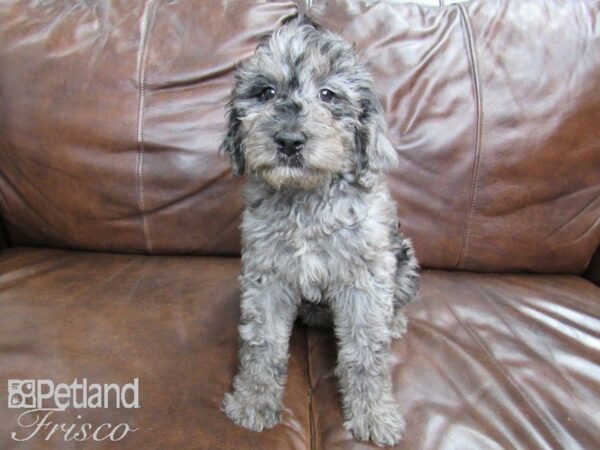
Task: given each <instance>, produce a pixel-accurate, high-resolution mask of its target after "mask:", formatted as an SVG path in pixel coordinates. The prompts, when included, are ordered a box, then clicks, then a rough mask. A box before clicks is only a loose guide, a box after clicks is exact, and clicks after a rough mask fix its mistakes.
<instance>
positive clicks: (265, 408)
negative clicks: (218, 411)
mask: <svg viewBox="0 0 600 450" xmlns="http://www.w3.org/2000/svg"><path fill="white" fill-rule="evenodd" d="M223 412H224V413H225V415H226V416H227V417H229V418H230V419H231V420H233V421H234V422H235V423H236V424H237V425H239V426H241V427H243V428H246V429H248V430H251V431H262V430H265V429H268V428H272V427H274V426H275V425H277V424H278V423H280V422H281V407H279V406H277V405H276V404H275V403H274V402H270V401H267V400H265V399H261V398H254V397H244V396H243V395H240V394H239V393H237V392H234V393H231V394H229V393H228V394H225V398H224V399H223Z"/></svg>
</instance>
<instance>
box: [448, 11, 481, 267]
mask: <svg viewBox="0 0 600 450" xmlns="http://www.w3.org/2000/svg"><path fill="white" fill-rule="evenodd" d="M457 6H458V9H459V11H460V14H461V18H462V20H461V22H462V24H463V28H464V31H465V34H466V38H467V52H468V58H469V65H470V66H471V77H472V81H473V88H474V90H475V103H476V114H477V122H476V132H475V133H476V134H475V158H474V161H473V169H472V172H471V189H470V192H469V206H468V207H467V211H466V213H465V219H464V226H463V236H462V240H461V246H460V252H459V255H458V260H457V262H456V266H455V268H456V269H458V268H460V267H461V266H462V264H463V262H464V259H465V255H466V254H467V250H468V247H469V240H470V237H471V222H472V219H473V210H474V208H475V203H476V200H477V193H478V186H479V164H480V159H481V152H482V150H481V138H482V133H483V131H482V124H483V107H482V100H481V85H480V80H479V71H478V68H477V58H476V56H475V44H474V42H475V40H474V38H473V31H472V29H471V23H470V21H469V18H468V16H467V12H466V11H465V8H464V5H462V4H458V5H457Z"/></svg>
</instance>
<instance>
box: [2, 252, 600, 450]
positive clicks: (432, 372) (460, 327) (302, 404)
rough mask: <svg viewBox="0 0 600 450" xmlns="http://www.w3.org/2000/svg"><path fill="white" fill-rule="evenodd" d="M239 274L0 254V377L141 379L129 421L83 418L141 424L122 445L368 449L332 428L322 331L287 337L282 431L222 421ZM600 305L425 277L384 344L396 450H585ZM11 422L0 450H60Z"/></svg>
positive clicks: (546, 287)
mask: <svg viewBox="0 0 600 450" xmlns="http://www.w3.org/2000/svg"><path fill="white" fill-rule="evenodd" d="M238 271H239V260H238V259H237V258H207V257H168V256H134V255H129V256H128V255H111V254H97V253H84V252H73V251H64V250H49V249H31V248H18V249H11V250H7V251H4V252H3V253H1V254H0V305H2V314H0V330H2V332H1V333H0V361H2V364H0V379H3V380H6V379H29V378H49V379H52V380H54V381H56V382H60V381H64V382H71V381H72V380H73V379H74V378H77V377H79V378H81V377H83V376H87V377H88V378H90V379H93V380H95V381H97V382H116V383H125V382H129V381H131V379H132V378H133V377H139V379H140V403H141V407H140V408H139V409H136V410H130V409H129V410H128V409H120V410H119V409H115V408H112V409H102V410H85V411H84V412H83V415H84V417H85V419H86V420H88V421H90V422H91V423H104V422H111V423H119V422H125V423H130V424H131V425H132V426H138V427H139V428H140V430H139V431H137V432H135V433H133V434H130V435H129V436H128V437H126V438H125V439H124V440H123V441H121V442H120V443H119V444H118V446H119V448H131V449H138V448H146V449H165V448H178V449H184V448H195V449H215V448H219V449H230V448H231V449H250V448H261V449H271V448H272V449H282V448H302V449H309V448H314V449H326V450H329V449H338V448H340V449H342V448H343V449H348V448H370V447H371V446H370V445H368V444H364V443H358V442H356V441H354V440H353V439H352V438H351V436H350V435H349V434H348V432H347V431H345V429H344V428H343V425H342V419H341V405H340V401H339V396H338V393H337V388H336V377H335V375H334V365H335V359H336V354H335V342H334V337H333V335H332V333H331V332H330V331H321V330H315V329H309V330H308V334H307V333H306V330H305V329H304V328H302V327H297V328H296V330H295V332H294V335H293V338H292V345H291V349H290V365H289V375H288V376H289V379H288V383H287V388H286V394H285V400H284V404H285V409H284V414H283V424H282V425H279V426H277V427H275V428H274V429H272V430H269V431H266V432H263V433H253V432H248V431H245V430H243V429H241V428H239V427H237V426H235V425H233V424H232V423H231V422H230V421H229V420H228V419H227V418H226V417H225V416H224V415H223V414H222V413H221V411H220V410H219V405H220V401H221V398H222V395H223V393H224V392H225V391H226V390H227V389H228V388H229V385H230V383H231V379H232V377H233V374H234V370H235V365H236V363H237V330H236V324H237V321H238V316H239V306H238V303H239V298H238V296H239V292H238V286H237V282H236V277H237V275H238ZM599 299H600V288H599V287H597V286H594V285H593V284H591V283H590V282H588V281H586V280H584V279H583V278H580V277H576V276H557V275H508V274H476V273H466V272H456V271H455V272H446V271H426V272H425V273H424V274H423V281H422V288H421V291H420V293H419V296H418V298H417V300H416V301H415V302H414V303H412V304H411V305H410V306H409V307H408V309H407V314H408V316H409V320H410V323H409V330H408V333H407V334H406V336H405V337H404V338H403V339H402V340H400V341H396V342H395V343H394V346H393V359H392V363H393V373H394V386H395V395H396V398H397V400H398V402H399V404H400V405H401V408H402V410H403V413H404V415H405V419H406V422H407V431H406V433H405V436H404V440H403V441H402V443H401V444H400V445H399V446H397V448H399V449H454V448H481V449H483V448H485V449H503V448H527V449H538V448H539V449H545V448H568V449H580V448H581V449H590V448H594V447H595V444H596V443H597V442H598V441H599V440H600V433H599V430H600V422H599V419H598V416H597V414H596V413H597V405H598V404H599V403H600V353H599V351H598V342H600V331H599V330H600V319H599V318H600V303H599V302H598V300H599ZM309 392H312V394H309ZM20 411H21V410H13V409H7V408H5V407H2V408H0V448H3V449H15V450H20V449H25V448H32V449H33V448H34V449H36V450H37V449H41V448H55V449H61V450H62V449H64V448H66V447H65V443H64V442H62V441H61V440H59V439H54V438H52V439H49V440H48V441H46V442H44V441H43V440H42V439H34V440H32V441H31V442H29V443H19V444H16V443H14V442H13V441H11V440H10V438H9V435H10V432H12V431H16V430H18V428H17V426H16V419H17V417H18V414H19V412H20ZM77 413H78V411H77V410H74V409H67V411H66V412H64V413H61V414H62V416H61V419H64V420H65V421H66V422H68V423H70V422H71V421H76V419H75V415H76V414H77ZM79 413H81V411H79ZM311 423H312V425H311ZM311 434H312V435H314V437H313V440H312V447H311ZM102 445H103V444H102V443H100V444H98V448H115V446H116V444H114V443H113V444H112V445H111V444H108V443H105V444H104V445H105V446H104V447H103V446H102ZM374 448H375V447H374Z"/></svg>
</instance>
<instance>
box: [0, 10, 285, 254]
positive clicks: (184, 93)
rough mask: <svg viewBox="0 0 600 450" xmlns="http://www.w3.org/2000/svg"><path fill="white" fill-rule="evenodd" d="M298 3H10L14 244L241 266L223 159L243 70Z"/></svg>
mask: <svg viewBox="0 0 600 450" xmlns="http://www.w3.org/2000/svg"><path fill="white" fill-rule="evenodd" d="M294 12H296V7H295V5H294V3H293V2H273V3H256V2H246V1H236V2H229V1H222V2H193V1H185V2H166V1H152V0H148V1H135V2H79V3H75V4H73V3H69V2H52V3H45V4H44V5H43V7H42V6H40V5H39V2H35V1H30V2H20V1H19V2H3V3H2V4H1V5H0V59H1V60H2V65H1V67H0V92H2V99H1V101H0V118H1V119H0V120H1V125H0V127H1V128H0V130H2V132H1V133H0V214H1V215H3V216H4V217H5V218H6V221H7V226H8V229H9V231H10V234H11V237H12V239H13V241H14V243H15V245H23V244H36V245H44V246H53V247H70V248H78V249H93V250H101V251H119V252H135V253H146V252H149V253H182V252H184V253H189V252H197V253H208V254H232V253H233V254H239V247H240V244H239V241H240V238H239V231H238V223H239V218H240V214H241V210H242V204H241V196H240V194H239V191H240V180H237V179H234V178H233V177H232V176H231V175H230V171H229V168H228V163H227V162H226V160H225V158H223V157H222V156H221V155H219V154H218V152H217V148H218V146H219V143H220V139H221V138H222V135H223V133H224V131H225V122H224V116H225V103H226V102H227V99H228V96H229V92H230V90H231V86H232V74H233V68H234V66H235V64H236V62H237V61H239V60H240V59H242V58H244V57H245V56H248V55H250V54H251V53H252V52H253V50H254V48H255V47H256V44H257V43H258V41H259V37H260V36H261V35H263V34H265V33H267V32H269V31H271V30H273V29H274V28H275V27H276V26H278V24H279V23H280V22H281V20H283V19H284V18H286V17H289V16H290V14H292V13H294Z"/></svg>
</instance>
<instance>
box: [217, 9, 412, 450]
mask: <svg viewBox="0 0 600 450" xmlns="http://www.w3.org/2000/svg"><path fill="white" fill-rule="evenodd" d="M229 106H230V107H229V130H228V133H227V136H226V137H225V140H224V142H223V145H222V150H223V151H224V152H225V153H226V154H227V155H228V156H229V157H230V160H231V164H232V168H233V171H234V173H236V174H238V175H241V174H242V173H244V171H245V172H246V173H247V175H248V176H247V184H246V191H245V199H246V210H245V212H244V215H243V220H242V240H243V249H242V266H243V268H242V274H241V276H240V282H241V292H242V299H241V302H242V303H241V309H242V314H241V321H240V326H239V333H240V341H241V349H240V368H239V372H238V374H237V375H236V376H235V378H234V381H233V391H232V393H229V394H226V395H225V399H224V402H223V410H224V411H225V413H226V414H227V416H229V417H230V418H231V419H232V420H233V421H235V422H236V423H237V424H239V425H241V426H243V427H245V428H248V429H251V430H256V431H260V430H263V429H265V428H270V427H272V426H274V425H275V424H277V423H278V422H279V421H280V419H281V409H282V396H283V391H284V386H285V381H286V372H287V360H288V343H289V339H290V334H291V331H292V326H293V323H294V320H295V319H296V317H297V316H300V318H301V320H302V321H303V322H304V323H306V324H307V325H317V326H327V325H329V324H331V323H333V325H334V330H335V335H336V337H337V340H338V345H339V350H338V362H337V369H336V374H337V376H338V377H339V383H340V390H341V393H342V400H343V410H344V415H345V420H346V422H345V426H346V427H347V428H348V429H349V430H351V431H352V432H353V433H354V435H355V436H356V438H358V439H360V440H367V439H371V440H372V441H373V442H375V443H376V444H378V445H392V444H394V443H396V442H398V440H399V439H400V437H401V433H402V431H403V428H404V422H403V420H402V417H401V415H400V412H399V408H398V406H397V404H396V403H395V401H394V398H393V393H392V380H391V374H390V341H391V339H392V338H397V337H399V336H400V335H401V334H402V333H403V332H404V331H405V329H406V317H405V315H404V313H403V312H402V311H401V307H402V306H403V305H404V304H406V303H408V302H409V301H410V299H411V298H412V297H413V295H414V294H415V292H416V290H417V284H418V275H417V270H418V266H417V261H416V259H415V255H414V252H413V249H412V247H411V244H410V241H409V240H408V239H406V238H405V237H403V236H402V235H401V234H400V233H399V232H398V226H397V218H396V208H395V204H394V202H393V200H392V198H391V197H390V194H389V192H388V189H387V187H386V185H385V183H384V179H383V175H382V172H383V171H384V170H386V169H389V168H391V167H393V166H394V164H395V163H396V154H395V151H394V149H393V148H392V146H391V144H390V142H389V141H388V140H387V139H386V137H385V131H386V130H385V122H384V119H383V116H382V111H381V106H380V104H379V101H378V100H377V97H376V95H375V93H374V90H373V85H372V81H371V77H370V76H369V74H368V72H367V71H366V70H365V68H364V67H363V66H361V65H360V63H359V62H358V61H357V57H356V54H355V52H354V50H353V48H352V47H351V46H350V45H349V44H348V43H346V42H344V41H343V40H342V39H341V38H339V37H337V36H336V35H334V34H331V33H329V32H325V31H322V30H320V29H319V28H318V27H317V26H316V25H314V24H313V23H311V22H310V21H309V20H308V19H303V18H300V19H295V20H293V21H291V22H289V23H287V24H285V25H283V26H282V27H281V28H280V29H278V30H277V31H275V32H274V33H273V34H272V35H271V36H270V37H269V38H268V39H266V40H265V41H264V42H263V43H261V44H260V45H259V46H258V48H257V49H256V52H255V53H254V55H253V56H252V57H250V58H249V59H248V60H246V61H244V62H243V63H242V64H241V65H240V66H239V68H238V69H237V71H236V76H235V86H234V88H233V92H232V100H231V102H230V105H229Z"/></svg>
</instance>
